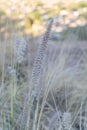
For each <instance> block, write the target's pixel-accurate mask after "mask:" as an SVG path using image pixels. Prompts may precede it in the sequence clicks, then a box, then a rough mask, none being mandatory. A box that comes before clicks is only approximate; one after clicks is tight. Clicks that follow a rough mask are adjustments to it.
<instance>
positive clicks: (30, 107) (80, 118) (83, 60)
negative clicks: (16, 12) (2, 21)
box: [0, 20, 87, 130]
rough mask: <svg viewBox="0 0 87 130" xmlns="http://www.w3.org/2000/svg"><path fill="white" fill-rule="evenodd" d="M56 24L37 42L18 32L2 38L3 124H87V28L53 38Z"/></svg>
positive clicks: (4, 129)
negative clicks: (53, 39) (56, 39)
mask: <svg viewBox="0 0 87 130" xmlns="http://www.w3.org/2000/svg"><path fill="white" fill-rule="evenodd" d="M52 25H53V20H51V21H50V23H49V25H48V27H47V29H46V32H45V34H44V36H43V39H40V40H38V41H39V44H37V41H36V39H35V43H31V41H30V40H29V41H28V40H26V38H22V37H21V36H19V35H17V34H16V35H15V39H14V40H12V39H11V40H5V43H4V46H3V45H2V43H3V41H0V45H1V48H2V50H3V52H1V51H0V61H2V62H0V66H1V67H2V69H1V79H0V129H1V130H86V129H87V125H86V124H87V110H86V107H87V56H86V55H87V45H86V43H87V41H86V39H85V38H86V33H85V36H84V31H85V32H87V30H86V28H82V31H81V30H78V29H79V28H76V29H75V30H73V31H72V30H69V31H68V32H67V35H66V38H65V39H63V40H62V41H61V40H59V41H56V42H54V41H52V40H50V38H49V37H50V36H49V35H50V33H51V28H52ZM71 32H72V33H71ZM65 33H66V32H65ZM77 33H78V37H77V35H76V34H77ZM82 34H83V36H82ZM81 36H82V37H81ZM80 38H81V39H80ZM48 40H49V44H48ZM7 43H9V44H8V45H7ZM31 44H32V45H31ZM36 46H38V47H36ZM8 50H9V51H8ZM1 54H2V55H3V59H2V56H1ZM8 55H9V58H8ZM30 58H32V59H30ZM31 62H32V63H31Z"/></svg>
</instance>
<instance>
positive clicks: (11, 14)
mask: <svg viewBox="0 0 87 130" xmlns="http://www.w3.org/2000/svg"><path fill="white" fill-rule="evenodd" d="M50 18H54V25H53V29H52V30H53V38H54V40H55V39H59V38H61V37H62V38H65V37H66V36H68V34H70V32H71V33H73V34H75V32H76V34H77V37H78V36H79V38H81V37H82V34H83V35H84V36H83V37H82V38H81V39H87V37H86V36H87V35H86V34H87V25H86V22H87V1H86V0H75V1H73V0H0V39H1V40H3V38H4V37H8V38H9V36H10V34H12V33H16V32H17V33H21V34H22V35H28V36H29V35H30V36H31V35H33V36H38V35H41V34H42V33H43V32H44V31H45V29H46V26H47V24H48V22H49V20H50ZM79 27H80V28H79ZM77 30H79V33H81V30H82V34H79V35H78V33H77ZM83 30H84V31H83ZM83 32H84V33H83Z"/></svg>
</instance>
